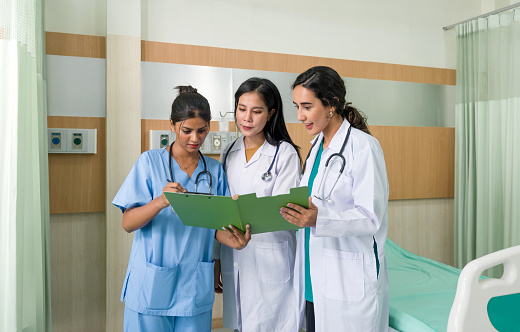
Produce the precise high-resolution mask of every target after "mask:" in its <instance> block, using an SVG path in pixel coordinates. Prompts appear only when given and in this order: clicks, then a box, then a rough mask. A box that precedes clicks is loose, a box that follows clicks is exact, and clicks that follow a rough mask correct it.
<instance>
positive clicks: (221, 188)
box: [217, 165, 231, 196]
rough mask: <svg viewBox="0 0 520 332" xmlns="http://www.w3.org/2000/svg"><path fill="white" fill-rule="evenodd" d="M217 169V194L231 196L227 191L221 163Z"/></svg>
mask: <svg viewBox="0 0 520 332" xmlns="http://www.w3.org/2000/svg"><path fill="white" fill-rule="evenodd" d="M219 166H220V167H219V171H218V187H217V195H219V196H231V192H230V191H229V187H228V183H227V178H226V173H225V172H224V169H223V168H222V165H219Z"/></svg>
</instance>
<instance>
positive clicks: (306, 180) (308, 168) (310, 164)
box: [300, 133, 323, 186]
mask: <svg viewBox="0 0 520 332" xmlns="http://www.w3.org/2000/svg"><path fill="white" fill-rule="evenodd" d="M322 139H323V133H319V135H318V136H316V137H315V138H314V139H313V140H312V141H311V144H313V145H314V147H313V148H312V150H311V154H310V155H309V159H307V163H306V164H305V173H304V174H303V176H302V180H301V182H300V185H301V186H306V185H308V184H309V177H310V175H311V171H312V167H313V166H314V162H315V161H316V155H317V154H318V150H319V149H320V144H321V140H322ZM314 143H316V144H314Z"/></svg>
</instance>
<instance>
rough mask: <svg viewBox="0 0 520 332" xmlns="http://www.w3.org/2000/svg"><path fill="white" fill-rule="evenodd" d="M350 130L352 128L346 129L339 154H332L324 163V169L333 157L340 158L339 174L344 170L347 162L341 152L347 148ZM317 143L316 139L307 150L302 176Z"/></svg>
mask: <svg viewBox="0 0 520 332" xmlns="http://www.w3.org/2000/svg"><path fill="white" fill-rule="evenodd" d="M351 129H352V126H350V127H348V131H347V136H346V137H345V140H344V141H343V145H342V146H341V149H340V150H339V152H336V153H333V154H331V155H330V156H329V158H327V161H326V162H325V167H327V166H329V162H330V160H331V159H332V158H333V157H340V158H341V169H340V171H339V174H341V173H343V170H344V169H345V165H346V164H347V162H346V161H345V157H344V156H343V151H344V150H345V147H346V146H347V142H348V139H349V137H350V131H351ZM316 143H318V140H317V139H316V140H315V141H314V142H313V143H312V146H311V148H310V150H309V153H307V157H306V158H305V162H304V163H303V169H302V174H303V173H304V172H305V167H306V166H307V159H309V156H310V155H311V151H312V148H314V146H315V145H316Z"/></svg>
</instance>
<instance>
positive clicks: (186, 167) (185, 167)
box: [172, 152, 199, 170]
mask: <svg viewBox="0 0 520 332" xmlns="http://www.w3.org/2000/svg"><path fill="white" fill-rule="evenodd" d="M172 157H173V159H175V161H176V162H177V164H179V166H180V167H181V168H182V169H183V170H187V169H188V168H190V166H191V165H193V164H195V162H197V161H199V158H197V159H195V160H194V161H193V162H191V164H189V165H188V166H182V165H181V163H180V162H179V160H177V158H175V155H174V154H173V152H172Z"/></svg>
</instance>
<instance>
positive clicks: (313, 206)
mask: <svg viewBox="0 0 520 332" xmlns="http://www.w3.org/2000/svg"><path fill="white" fill-rule="evenodd" d="M311 209H312V210H313V209H318V208H317V207H316V205H314V203H313V202H312V197H309V210H311Z"/></svg>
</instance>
